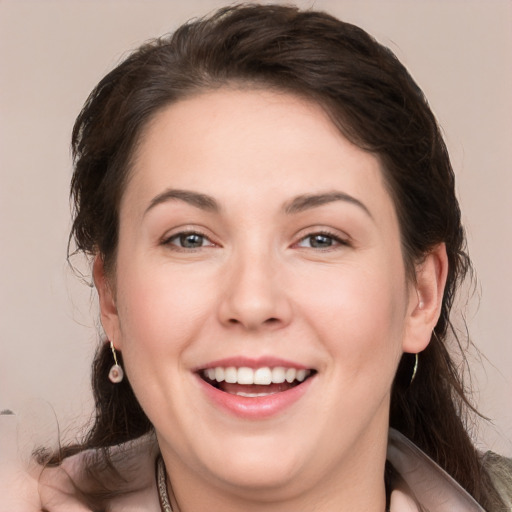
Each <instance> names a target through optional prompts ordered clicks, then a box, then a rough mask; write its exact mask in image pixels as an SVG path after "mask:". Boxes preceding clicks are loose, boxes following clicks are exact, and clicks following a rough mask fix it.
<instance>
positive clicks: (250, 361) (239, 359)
mask: <svg viewBox="0 0 512 512" xmlns="http://www.w3.org/2000/svg"><path fill="white" fill-rule="evenodd" d="M229 366H234V367H236V368H241V367H246V368H253V369H256V368H264V367H269V368H275V367H276V366H282V367H284V368H296V369H297V370H301V369H304V370H312V369H313V368H311V366H306V365H304V364H301V363H298V362H296V361H290V360H286V359H281V358H279V357H273V356H263V357H257V358H249V357H244V356H233V357H227V358H223V359H217V360H215V361H210V362H208V363H205V364H203V365H200V366H198V367H196V368H195V369H194V371H196V372H198V371H201V370H207V369H208V368H217V367H223V368H226V367H229Z"/></svg>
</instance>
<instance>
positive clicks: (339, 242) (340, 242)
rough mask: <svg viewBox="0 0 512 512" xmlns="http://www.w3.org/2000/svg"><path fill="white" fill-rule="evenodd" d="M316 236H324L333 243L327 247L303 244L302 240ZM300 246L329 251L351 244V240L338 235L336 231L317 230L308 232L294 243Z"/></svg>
mask: <svg viewBox="0 0 512 512" xmlns="http://www.w3.org/2000/svg"><path fill="white" fill-rule="evenodd" d="M314 237H324V238H327V239H330V240H331V245H328V246H327V247H312V246H311V245H309V246H307V247H305V246H301V245H300V244H301V242H304V241H305V240H308V239H312V238H314ZM294 245H296V246H298V247H301V248H305V249H318V250H323V251H329V250H333V249H335V248H336V247H338V246H350V242H349V241H348V240H347V239H346V238H341V237H340V236H339V235H336V234H334V233H331V232H329V231H325V230H322V231H315V232H313V233H308V234H307V235H306V236H303V237H302V238H301V239H300V240H299V241H298V242H297V243H296V244H294Z"/></svg>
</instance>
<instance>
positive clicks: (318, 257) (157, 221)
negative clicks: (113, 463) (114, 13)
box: [94, 88, 447, 512]
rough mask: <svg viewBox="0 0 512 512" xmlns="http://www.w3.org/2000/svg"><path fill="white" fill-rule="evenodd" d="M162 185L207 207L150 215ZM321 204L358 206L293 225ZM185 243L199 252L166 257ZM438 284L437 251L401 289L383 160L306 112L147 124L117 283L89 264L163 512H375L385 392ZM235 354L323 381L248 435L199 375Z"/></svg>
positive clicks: (159, 118) (416, 345)
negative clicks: (170, 510)
mask: <svg viewBox="0 0 512 512" xmlns="http://www.w3.org/2000/svg"><path fill="white" fill-rule="evenodd" d="M169 189H173V190H182V191H183V190H185V191H191V192H194V193H199V194H206V195H208V196H209V197H210V198H212V199H213V200H215V202H216V204H217V205H218V211H212V210H211V209H204V208H203V207H199V206H198V205H197V204H192V203H191V202H190V201H188V200H184V199H183V196H182V197H181V198H175V197H174V198H169V197H167V199H166V200H162V197H161V195H162V194H163V193H166V192H167V191H168V190H169ZM333 191H336V192H337V193H341V194H343V195H345V196H347V197H350V198H352V199H349V200H347V197H342V198H337V199H336V200H329V201H326V202H324V204H321V205H319V206H312V205H311V204H309V205H308V207H305V208H302V209H301V208H299V209H298V210H299V211H297V208H296V209H295V210H293V211H289V210H290V205H291V204H293V203H292V202H293V201H294V200H295V203H294V204H295V206H297V198H300V197H303V196H304V195H311V194H324V195H325V194H330V193H332V192H333ZM175 195H176V194H175ZM158 197H160V199H155V198H158ZM185 199H186V198H185ZM156 203H158V204H156ZM203 206H204V205H203ZM287 207H288V211H287ZM184 232H196V233H199V234H200V238H197V240H199V241H200V243H201V246H200V247H198V248H194V249H187V248H184V247H182V246H180V240H183V238H182V239H180V238H179V234H180V233H184ZM319 233H320V234H322V235H321V236H324V237H326V238H323V239H322V240H323V242H324V245H321V246H315V245H314V243H315V241H316V242H318V240H319V238H318V237H314V236H313V235H318V234H319ZM446 269H447V263H446V254H445V250H444V247H443V246H442V245H441V246H439V247H437V248H435V250H433V251H432V252H431V253H430V254H429V255H427V256H426V258H425V259H424V261H422V262H421V264H418V265H417V266H416V276H415V279H414V280H410V279H407V277H406V272H405V265H404V259H403V254H402V248H401V244H400V231H399V225H398V221H397V217H396V213H395V208H394V205H393V201H392V199H391V197H390V195H389V193H388V191H387V189H386V187H385V184H384V180H383V174H382V169H381V166H380V163H379V161H378V159H377V158H376V157H375V156H373V155H371V154H369V153H367V152H364V151H363V150H361V149H359V148H357V147H356V146H354V145H353V144H351V143H350V142H349V141H348V140H346V139H345V138H344V137H343V136H342V135H341V134H340V133H339V131H337V130H336V128H335V127H334V125H333V124H332V123H331V121H330V120H329V119H328V117H327V116H326V114H325V113H324V112H323V111H322V109H321V108H320V107H318V106H317V105H315V104H312V103H309V102H307V101H305V100H303V99H300V98H297V97H294V96H292V95H287V94H279V93H276V92H271V91H265V90H250V89H245V90H235V89H228V88H225V89H221V90H217V91H215V92H206V93H203V94H200V95H197V96H194V97H192V98H189V99H186V100H183V101H180V102H178V103H176V104H173V105H171V106H169V107H167V108H166V109H165V110H162V111H161V112H159V113H158V114H157V115H156V116H155V118H154V119H153V120H152V121H151V122H150V124H149V125H148V126H147V127H146V129H145V131H144V133H143V137H142V139H141V143H140V145H139V147H138V151H137V154H136V158H135V161H134V164H133V168H132V169H131V175H130V179H129V182H128V184H127V187H126V190H125V192H124V195H123V198H122V202H121V207H120V236H119V248H118V254H117V260H116V270H115V272H116V273H115V276H112V275H110V276H107V275H106V274H105V271H104V268H103V263H102V260H101V257H99V256H98V257H97V258H96V261H95V265H94V277H95V282H96V285H97V288H98V291H99V295H100V306H101V315H102V323H103V326H104V329H105V331H106V334H107V336H108V337H109V339H112V340H114V342H115V345H116V347H117V348H118V349H119V350H122V352H123V357H124V361H125V372H126V374H127V376H128V378H129V380H130V382H131V384H132V386H133V388H134V391H135V393H136V396H137V398H138V400H139V401H140V403H141V405H142V407H143V408H144V410H145V412H146V414H147V415H148V417H149V418H150V420H151V421H152V423H153V425H154V426H155V429H156V433H157V437H158V442H159V445H160V449H161V451H162V455H163V457H164V460H165V463H166V467H167V470H168V473H169V475H170V481H171V482H172V487H173V490H174V494H175V498H173V500H174V499H176V501H175V502H174V507H175V508H176V509H179V510H181V511H182V512H183V511H185V512H187V511H197V510H210V511H217V510H218V511H221V510H222V511H223V512H226V511H228V512H229V511H231V510H233V511H234V510H237V511H239V510H246V511H251V510H268V511H274V510H275V511H278V510H279V511H282V512H285V511H291V510H294V511H297V510H308V511H312V510H315V511H335V510H336V511H337V512H339V511H345V510H346V511H349V510H350V511H354V510H358V511H379V512H381V511H382V510H384V503H385V492H384V480H383V474H384V463H385V454H386V442H387V429H388V414H389V400H390V389H391V385H392V381H393V377H394V374H395V372H396V368H397V365H398V362H399V359H400V357H401V354H402V353H403V352H404V351H405V352H411V353H416V352H420V351H421V350H423V349H424V348H425V347H426V345H427V344H428V342H429V339H430V335H431V332H432V329H433V328H434V326H435V323H436V321H437V318H438V315H439V309H440V306H441V300H442V293H443V289H444V283H445V279H446ZM233 356H244V357H250V358H258V357H262V356H274V357H280V358H284V359H287V360H291V361H294V362H297V363H300V364H302V365H304V366H305V367H307V368H312V369H314V370H316V372H317V373H316V375H315V376H314V378H313V379H311V381H310V382H309V384H308V389H307V391H306V392H305V393H304V394H303V395H302V396H301V397H300V399H299V400H297V401H296V402H294V403H293V404H292V405H291V406H289V407H287V408H285V409H284V410H282V411H280V412H279V413H277V414H274V415H271V416H270V417H267V418H262V419H251V420H248V419H247V418H240V417H237V416H236V415H233V414H230V413H228V412H227V411H226V410H224V409H222V408H219V407H217V406H216V405H215V404H213V403H212V402H211V401H210V400H209V399H208V398H207V396H206V395H205V393H204V391H203V389H202V387H201V386H200V385H199V384H198V382H199V381H198V378H197V375H196V374H195V370H196V369H197V368H200V367H204V366H205V365H206V364H207V363H208V362H211V361H215V360H218V359H222V358H226V357H233ZM176 502H177V503H176ZM177 504H178V506H177Z"/></svg>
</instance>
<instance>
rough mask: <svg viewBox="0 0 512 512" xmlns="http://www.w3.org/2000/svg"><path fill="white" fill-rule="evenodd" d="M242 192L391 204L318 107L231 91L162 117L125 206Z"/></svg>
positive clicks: (372, 164)
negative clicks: (194, 192) (171, 196)
mask: <svg viewBox="0 0 512 512" xmlns="http://www.w3.org/2000/svg"><path fill="white" fill-rule="evenodd" d="M237 186H238V187H239V188H240V189H243V191H244V192H247V191H248V190H249V189H250V190H251V191H252V192H253V193H254V191H260V194H261V195H266V197H268V198H270V197H272V194H271V192H272V191H275V190H279V191H281V192H283V191H286V192H287V193H289V194H290V195H293V194H303V193H305V192H309V193H315V192H318V191H325V190H328V189H334V188H339V187H342V188H343V191H344V192H347V193H351V194H356V195H357V194H359V195H363V196H364V195H367V194H368V193H375V192H379V193H380V194H381V195H382V194H384V195H385V196H387V192H386V190H385V188H384V186H383V180H382V172H381V168H380V164H379V161H378V159H377V158H376V157H375V156H374V155H372V154H370V153H368V152H365V151H363V150H361V149H360V148H358V147H356V146H355V145H353V144H352V143H350V142H349V141H348V140H347V139H346V138H345V137H344V136H343V135H342V134H341V133H340V131H339V130H338V129H337V127H336V126H335V125H334V124H333V123H332V121H331V120H330V119H329V117H328V115H327V114H326V113H325V111H324V110H323V109H322V108H321V107H320V106H319V105H317V104H315V103H313V102H311V101H307V100H305V99H303V98H300V97H298V96H294V95H292V94H289V93H280V92H274V91H268V90H260V89H254V90H240V89H237V90H235V89H228V88H225V89H220V90H217V91H213V92H205V93H202V94H199V95H196V96H193V97H190V98H187V99H184V100H181V101H179V102H177V103H175V104H172V105H170V106H168V107H166V108H164V109H163V110H161V111H160V112H158V113H157V114H156V115H155V117H154V118H153V119H152V120H151V121H150V122H149V123H148V125H147V126H146V127H145V129H144V131H143V134H142V136H141V139H140V142H139V145H138V148H137V152H136V155H135V158H134V163H133V166H132V173H131V179H130V185H129V186H128V189H127V191H126V194H125V195H126V196H127V197H125V198H124V199H125V200H126V201H130V200H131V199H135V197H133V196H137V197H138V198H139V199H140V197H141V195H143V196H147V197H149V196H151V195H155V194H157V193H159V192H161V191H162V188H163V187H173V188H184V189H198V188H199V189H200V191H201V192H204V193H207V194H212V195H214V196H216V197H219V198H220V199H221V200H222V198H223V196H228V195H229V194H230V193H232V192H233V189H234V188H235V187H237ZM242 195H243V194H242ZM388 199H389V197H388Z"/></svg>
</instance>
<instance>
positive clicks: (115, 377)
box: [108, 341, 124, 384]
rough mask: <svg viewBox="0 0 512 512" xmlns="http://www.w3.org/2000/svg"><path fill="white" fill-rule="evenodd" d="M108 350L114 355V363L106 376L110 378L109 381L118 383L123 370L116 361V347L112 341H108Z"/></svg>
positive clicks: (121, 378)
mask: <svg viewBox="0 0 512 512" xmlns="http://www.w3.org/2000/svg"><path fill="white" fill-rule="evenodd" d="M110 350H112V355H113V356H114V364H113V365H112V368H110V371H109V372H108V378H109V379H110V382H113V383H114V384H118V383H119V382H121V381H122V380H123V378H124V372H123V369H122V368H121V367H120V366H119V364H118V363H117V354H116V349H115V347H114V343H112V341H111V342H110Z"/></svg>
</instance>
